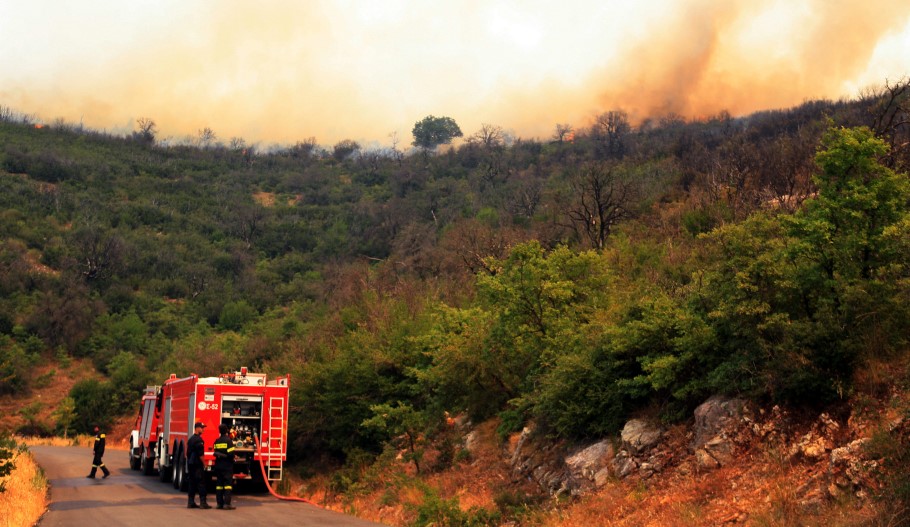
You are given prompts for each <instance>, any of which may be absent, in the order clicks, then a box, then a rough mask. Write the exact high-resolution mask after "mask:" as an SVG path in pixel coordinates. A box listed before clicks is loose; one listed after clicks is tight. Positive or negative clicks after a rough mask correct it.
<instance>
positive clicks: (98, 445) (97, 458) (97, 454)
mask: <svg viewBox="0 0 910 527" xmlns="http://www.w3.org/2000/svg"><path fill="white" fill-rule="evenodd" d="M92 454H93V455H94V457H93V458H92V471H91V472H89V474H88V476H86V477H87V478H91V479H95V472H97V471H98V469H99V468H100V469H101V472H104V476H101V479H104V478H106V477H108V476H110V475H111V471H110V470H108V469H107V467H105V466H104V462H103V461H101V456H103V455H104V434H102V433H101V429H100V428H98V427H97V426H96V427H95V446H93V447H92Z"/></svg>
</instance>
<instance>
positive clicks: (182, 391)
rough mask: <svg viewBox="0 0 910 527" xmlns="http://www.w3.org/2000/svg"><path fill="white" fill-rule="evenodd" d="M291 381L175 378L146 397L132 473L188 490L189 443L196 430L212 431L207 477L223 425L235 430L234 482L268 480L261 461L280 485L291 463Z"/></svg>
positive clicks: (207, 438)
mask: <svg viewBox="0 0 910 527" xmlns="http://www.w3.org/2000/svg"><path fill="white" fill-rule="evenodd" d="M289 383H290V375H286V376H284V377H278V378H276V379H273V380H269V379H267V378H266V375H265V374H263V373H250V372H248V371H247V369H246V368H241V369H240V371H238V372H234V373H227V374H222V375H220V376H218V377H199V376H198V375H196V374H191V375H190V376H189V377H184V378H180V379H178V378H177V376H176V375H175V374H171V376H170V378H169V379H168V380H167V381H165V383H164V384H163V385H162V386H160V387H159V386H149V387H148V388H146V391H145V394H144V395H143V396H142V402H141V404H140V407H139V415H138V416H137V418H136V429H135V430H133V432H132V434H131V436H130V468H132V469H133V470H142V472H143V473H144V474H147V475H152V474H154V473H155V471H156V470H157V471H158V477H159V478H160V479H161V481H163V482H172V483H173V485H174V488H175V489H180V490H181V491H185V490H186V486H187V483H188V478H187V477H186V471H187V469H186V453H185V447H186V442H187V440H188V439H189V438H190V436H192V435H193V425H194V424H195V423H196V422H199V421H201V422H203V423H205V425H206V428H205V431H204V432H203V434H202V439H203V441H204V443H205V447H206V449H205V456H204V458H203V463H204V464H205V469H206V472H207V474H210V473H211V470H212V466H213V465H214V463H215V456H214V452H213V451H212V445H213V444H214V442H215V439H216V438H217V437H218V435H219V433H218V425H220V424H226V425H228V426H229V427H230V430H231V432H230V433H231V438H232V439H233V441H234V454H235V455H236V456H237V458H236V459H237V461H235V463H234V477H235V478H236V479H237V480H253V481H261V480H262V470H261V469H260V467H259V464H260V461H261V462H262V464H263V466H264V467H265V472H266V477H267V478H268V479H269V480H270V481H275V480H280V479H281V475H282V468H283V466H284V462H285V461H286V460H287V441H286V438H287V414H288V412H287V409H288V387H289V386H288V385H289Z"/></svg>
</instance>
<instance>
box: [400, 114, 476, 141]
mask: <svg viewBox="0 0 910 527" xmlns="http://www.w3.org/2000/svg"><path fill="white" fill-rule="evenodd" d="M411 133H412V134H413V135H414V142H413V143H412V144H413V145H414V146H416V147H418V148H423V149H425V150H433V149H435V148H436V147H438V146H439V145H447V144H449V143H451V142H452V139H455V138H456V137H462V136H463V135H464V134H462V133H461V128H459V127H458V123H456V122H455V120H454V119H452V118H451V117H434V116H432V115H428V116H426V117H424V118H423V119H421V120H420V121H417V122H416V123H415V124H414V129H413V130H412V131H411Z"/></svg>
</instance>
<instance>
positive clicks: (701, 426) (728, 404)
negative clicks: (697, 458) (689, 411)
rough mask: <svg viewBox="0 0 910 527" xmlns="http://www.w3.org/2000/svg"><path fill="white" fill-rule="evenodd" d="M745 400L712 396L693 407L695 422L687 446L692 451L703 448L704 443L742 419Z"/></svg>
mask: <svg viewBox="0 0 910 527" xmlns="http://www.w3.org/2000/svg"><path fill="white" fill-rule="evenodd" d="M745 404H746V402H745V401H743V400H742V399H730V398H725V397H720V396H714V397H711V398H710V399H708V400H707V401H705V402H703V403H702V404H701V405H699V407H698V408H696V409H695V424H694V426H693V427H692V432H693V436H694V437H693V439H692V443H691V444H690V445H689V447H690V448H691V449H692V450H693V451H694V450H698V449H699V448H703V447H704V446H705V444H706V443H708V442H709V441H711V440H712V439H714V438H715V437H716V436H718V435H719V434H721V433H723V431H724V430H725V429H726V428H727V427H729V426H732V425H735V424H736V423H738V422H739V421H740V420H741V419H742V415H743V408H744V407H745Z"/></svg>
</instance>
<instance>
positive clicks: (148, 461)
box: [139, 449, 155, 476]
mask: <svg viewBox="0 0 910 527" xmlns="http://www.w3.org/2000/svg"><path fill="white" fill-rule="evenodd" d="M139 462H140V463H141V466H142V473H143V474H144V475H146V476H151V475H152V474H154V473H155V461H154V460H153V459H152V458H150V457H149V453H148V452H146V451H145V449H143V451H142V456H141V457H140V461H139Z"/></svg>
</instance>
